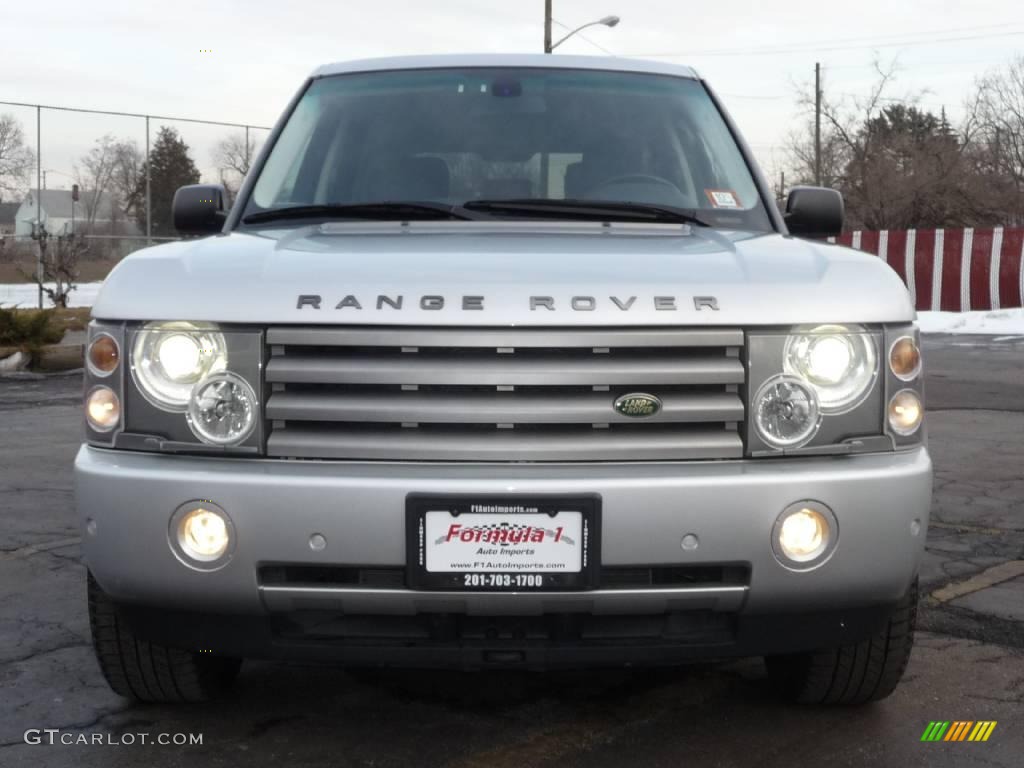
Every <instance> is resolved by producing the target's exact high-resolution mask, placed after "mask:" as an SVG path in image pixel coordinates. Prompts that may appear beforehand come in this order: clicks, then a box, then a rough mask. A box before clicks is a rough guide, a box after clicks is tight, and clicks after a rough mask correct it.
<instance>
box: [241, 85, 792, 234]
mask: <svg viewBox="0 0 1024 768" xmlns="http://www.w3.org/2000/svg"><path fill="white" fill-rule="evenodd" d="M481 200H484V201H509V200H519V201H522V200H554V201H561V200H574V201H602V202H623V203H637V204H645V205H656V206H665V207H671V208H676V209H685V210H690V211H694V212H695V213H697V214H698V215H699V216H700V220H701V221H704V222H706V223H708V224H710V225H712V226H717V227H723V228H732V229H748V230H770V229H771V228H772V227H771V223H770V221H769V218H768V216H767V214H766V212H765V210H764V207H763V205H762V202H761V199H760V197H759V195H758V191H757V187H756V185H755V183H754V179H753V177H752V175H751V172H750V169H749V168H748V166H747V164H746V162H745V161H744V159H743V157H742V155H741V154H740V151H739V148H738V147H737V145H736V142H735V140H734V139H733V136H732V135H731V133H730V132H729V129H728V127H727V125H726V123H725V121H724V120H723V118H722V115H721V114H720V113H719V111H718V109H717V108H716V107H715V104H714V103H713V102H712V100H711V97H710V96H709V95H708V93H707V91H706V90H705V88H704V87H703V85H702V84H701V83H700V82H698V81H696V80H690V79H686V78H680V77H669V76H663V75H649V74H635V73H621V72H604V71H589V70H572V69H533V68H529V69H519V68H467V69H429V70H403V71H394V72H371V73H362V74H348V75H336V76H332V77H326V78H322V79H319V80H316V81H314V82H313V83H312V84H311V85H310V87H309V89H308V90H307V91H306V92H305V94H303V96H302V98H301V99H300V101H299V103H298V105H297V106H296V108H295V110H294V112H293V113H292V115H291V117H290V119H289V121H288V123H287V125H286V126H285V128H284V130H283V131H282V133H281V135H280V137H279V138H278V140H277V142H276V143H275V145H274V147H273V150H272V151H271V153H270V155H269V157H268V159H267V162H266V163H265V165H264V167H263V169H262V171H261V173H260V176H259V179H258V181H257V183H256V185H255V187H254V190H253V193H252V195H251V196H250V198H249V200H248V203H247V206H246V209H245V215H246V216H251V215H252V214H255V213H260V212H263V211H267V210H272V209H277V208H285V207H293V206H335V207H340V206H346V205H355V204H365V203H381V202H429V203H441V204H446V205H455V206H461V205H465V204H467V203H473V202H474V201H481ZM536 208H537V207H536V206H533V207H531V208H530V209H526V210H518V211H517V210H515V209H514V208H512V209H510V208H509V207H507V206H505V207H501V208H484V210H486V211H487V215H488V216H494V217H507V216H512V215H514V216H519V217H524V216H525V217H530V216H532V215H537V210H536ZM477 210H479V209H477ZM311 213H313V214H315V213H316V212H311ZM320 214H321V215H324V216H328V215H329V214H328V213H327V212H326V211H324V209H321V211H320ZM378 214H379V212H378ZM347 215H351V216H352V217H355V218H358V217H359V214H358V211H349V212H344V211H337V212H336V214H335V216H333V217H335V218H336V217H345V216H347ZM555 215H556V216H557V217H563V216H564V217H565V218H573V216H574V211H573V210H572V209H567V208H565V207H564V206H563V207H562V208H560V209H558V210H557V211H556V213H555ZM376 217H377V218H380V215H377V216H376ZM401 217H402V212H401V211H400V210H399V211H396V213H395V214H394V218H401ZM545 218H549V219H550V218H551V214H550V213H548V214H547V215H546V216H545ZM606 218H608V219H614V218H616V213H615V211H614V210H610V211H609V212H608V214H607V217H606ZM257 220H258V217H257Z"/></svg>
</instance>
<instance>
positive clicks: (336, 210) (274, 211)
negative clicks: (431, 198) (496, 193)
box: [242, 201, 474, 224]
mask: <svg viewBox="0 0 1024 768" xmlns="http://www.w3.org/2000/svg"><path fill="white" fill-rule="evenodd" d="M319 218H329V219H334V218H338V219H348V218H352V219H372V220H374V221H412V220H421V221H423V220H431V219H460V220H465V221H469V220H472V219H473V218H474V217H473V216H471V215H469V214H467V213H465V212H463V211H460V209H459V208H458V207H457V206H454V205H447V204H445V203H429V202H427V203H419V202H404V201H403V202H393V201H381V202H374V203H327V204H324V205H293V206H290V207H288V208H271V209H270V210H267V211H259V212H258V213H250V214H249V215H248V216H245V217H244V218H243V219H242V222H243V223H244V224H256V223H258V222H261V221H278V220H282V219H319Z"/></svg>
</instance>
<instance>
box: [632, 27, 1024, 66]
mask: <svg viewBox="0 0 1024 768" xmlns="http://www.w3.org/2000/svg"><path fill="white" fill-rule="evenodd" d="M1003 29H1005V26H1004V27H1003ZM934 34H941V33H933V35H934ZM1020 35H1024V30H1018V31H1014V32H993V33H990V34H985V35H958V36H954V37H941V38H937V37H934V36H929V37H927V38H922V39H918V37H917V36H915V37H913V38H904V39H901V40H898V41H894V42H878V39H877V38H876V39H875V41H874V42H871V43H863V42H862V43H858V44H856V45H833V43H836V42H842V41H824V42H823V43H822V42H819V43H814V44H810V45H808V44H806V43H805V44H801V43H794V44H793V45H790V46H772V47H767V48H719V49H708V50H696V51H687V52H660V53H625V54H622V55H623V56H627V57H640V56H649V57H656V58H665V59H671V58H679V57H689V56H789V55H794V54H804V53H831V52H835V51H856V50H863V49H865V48H910V47H917V46H922V45H940V44H943V43H957V42H966V41H970V40H992V39H995V38H1003V37H1017V36H1020ZM858 39H860V40H865V39H867V38H858Z"/></svg>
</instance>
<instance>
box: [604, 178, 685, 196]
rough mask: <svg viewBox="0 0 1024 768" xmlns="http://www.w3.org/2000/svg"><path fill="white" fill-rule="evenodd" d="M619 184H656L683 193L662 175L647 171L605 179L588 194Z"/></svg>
mask: <svg viewBox="0 0 1024 768" xmlns="http://www.w3.org/2000/svg"><path fill="white" fill-rule="evenodd" d="M618 184H654V185H657V186H659V187H671V188H672V191H673V192H674V193H675V194H677V195H681V194H683V191H682V190H681V189H679V187H677V186H676V185H675V184H673V183H672V182H671V181H669V180H668V179H663V178H662V177H661V176H653V175H650V174H646V173H630V174H626V175H625V176H613V177H612V178H610V179H605V180H604V181H602V182H601V183H600V184H598V185H597V186H596V187H594V188H593V189H591V190H589V192H588V194H589V193H592V192H593V191H594V190H596V189H604V188H605V187H614V186H616V185H618Z"/></svg>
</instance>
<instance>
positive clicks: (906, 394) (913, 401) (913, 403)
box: [889, 389, 924, 437]
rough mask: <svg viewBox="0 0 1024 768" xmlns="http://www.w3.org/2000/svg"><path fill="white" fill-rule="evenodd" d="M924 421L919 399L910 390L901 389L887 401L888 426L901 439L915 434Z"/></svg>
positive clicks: (922, 407)
mask: <svg viewBox="0 0 1024 768" xmlns="http://www.w3.org/2000/svg"><path fill="white" fill-rule="evenodd" d="M923 420H924V406H923V405H922V404H921V398H920V396H919V395H918V394H917V392H915V391H914V390H912V389H901V390H900V391H899V392H897V393H896V394H895V395H893V396H892V400H890V401H889V426H890V427H892V431H893V432H895V433H896V434H897V435H900V436H901V437H907V436H908V435H912V434H914V433H915V432H917V430H918V428H919V427H920V426H921V422H922V421H923Z"/></svg>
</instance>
